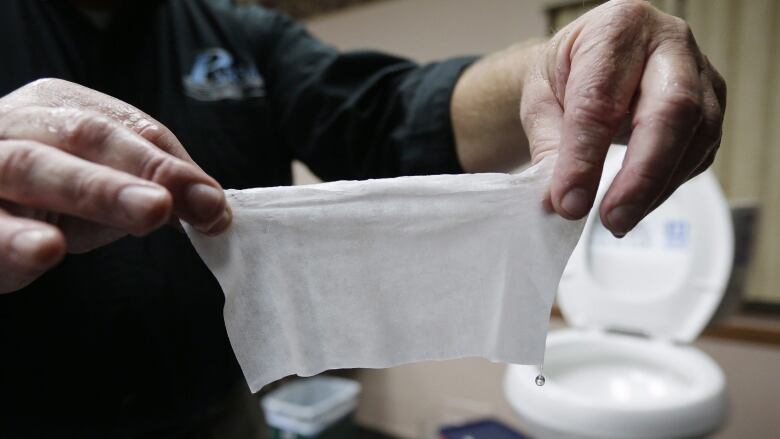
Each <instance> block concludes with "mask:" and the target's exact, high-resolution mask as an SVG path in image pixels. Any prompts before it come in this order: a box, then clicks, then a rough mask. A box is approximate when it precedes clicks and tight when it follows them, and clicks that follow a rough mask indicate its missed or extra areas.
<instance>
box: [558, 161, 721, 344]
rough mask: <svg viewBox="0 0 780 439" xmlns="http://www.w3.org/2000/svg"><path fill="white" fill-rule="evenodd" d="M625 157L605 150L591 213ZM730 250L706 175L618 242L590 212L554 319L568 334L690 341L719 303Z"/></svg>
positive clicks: (714, 188)
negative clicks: (616, 333) (570, 329)
mask: <svg viewBox="0 0 780 439" xmlns="http://www.w3.org/2000/svg"><path fill="white" fill-rule="evenodd" d="M625 150H626V149H625V147H612V148H611V149H610V152H609V154H608V156H607V161H606V164H605V167H604V172H603V175H602V179H601V184H600V185H599V192H598V195H597V197H596V203H595V205H596V206H598V205H599V204H600V202H601V199H602V198H603V196H604V194H605V193H606V189H607V187H608V186H609V183H610V182H611V181H612V179H613V178H614V176H615V174H617V172H618V170H619V169H620V165H621V163H622V161H623V156H624V154H625ZM733 247H734V236H733V228H732V224H731V213H730V210H729V207H728V204H727V202H726V199H725V198H724V196H723V193H722V192H721V190H720V186H719V185H718V183H717V181H716V179H715V177H714V175H712V173H711V172H710V171H707V172H705V173H703V174H701V175H699V176H697V177H696V178H694V179H693V180H691V181H689V182H688V183H686V184H684V185H683V186H682V187H680V188H679V189H678V190H677V191H676V192H675V193H674V194H673V195H672V196H671V197H670V198H669V199H668V200H667V201H666V202H665V203H664V204H663V205H661V206H660V207H659V208H658V209H656V210H655V211H654V212H653V213H651V214H650V215H649V216H648V217H647V218H645V219H644V220H643V221H642V222H640V223H639V224H638V225H637V227H636V228H634V230H632V231H631V232H630V233H629V234H628V235H627V236H626V237H624V238H623V239H617V238H615V237H613V236H612V235H611V234H610V233H609V231H608V230H607V229H606V228H604V226H603V225H602V224H601V221H600V220H599V216H598V207H594V209H593V210H592V211H591V214H590V217H589V218H588V221H587V224H586V226H585V230H584V232H583V234H582V237H581V238H580V241H579V243H578V244H577V247H576V248H575V250H574V253H572V256H571V258H570V259H569V263H568V265H567V267H566V269H565V270H564V273H563V277H562V278H561V281H560V284H559V288H558V304H559V306H560V309H561V313H562V314H563V316H564V318H565V319H566V321H567V323H569V324H570V325H572V326H575V327H581V328H592V329H612V330H622V331H630V332H639V333H642V334H646V335H648V336H651V337H656V338H661V339H669V340H674V341H679V342H690V341H693V340H694V339H695V338H696V337H697V336H698V335H699V334H700V333H701V331H702V329H703V328H704V326H705V325H706V324H707V322H708V321H709V319H710V318H711V317H712V314H713V313H714V312H715V310H716V308H717V307H718V304H719V303H720V301H721V298H722V297H723V293H724V291H725V288H726V284H727V282H728V278H729V275H730V273H731V266H732V260H733V253H734V250H733Z"/></svg>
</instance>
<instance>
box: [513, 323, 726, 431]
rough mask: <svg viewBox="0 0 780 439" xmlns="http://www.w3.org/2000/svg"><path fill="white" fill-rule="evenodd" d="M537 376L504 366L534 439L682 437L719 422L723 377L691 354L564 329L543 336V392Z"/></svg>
mask: <svg viewBox="0 0 780 439" xmlns="http://www.w3.org/2000/svg"><path fill="white" fill-rule="evenodd" d="M537 373H538V368H537V367H535V366H521V365H513V366H510V367H509V369H508V371H507V376H506V380H505V389H506V390H507V392H506V394H507V399H508V401H509V403H510V405H512V406H513V407H514V408H515V410H516V411H517V412H518V413H520V414H521V416H522V418H523V420H524V421H525V422H526V423H527V424H528V426H529V427H530V428H531V430H532V431H533V432H535V433H537V434H538V435H539V437H540V438H615V439H617V438H648V439H649V438H678V437H679V438H683V437H685V438H687V437H696V436H702V435H704V434H706V433H708V432H711V431H713V430H715V429H717V428H719V427H720V426H721V424H722V423H723V420H724V413H725V409H726V399H725V377H724V375H723V372H722V370H721V369H720V367H719V366H718V365H717V364H716V363H715V361H713V360H712V359H711V358H710V357H709V356H707V355H705V354H704V353H702V352H701V351H699V350H698V349H695V348H693V347H689V346H678V345H673V344H671V343H667V342H663V341H652V340H642V339H637V338H636V337H633V336H627V335H621V334H610V333H605V332H600V331H581V330H576V329H563V330H558V331H554V332H552V333H550V335H549V337H548V343H547V359H546V361H545V376H546V378H547V382H546V384H545V385H544V387H542V388H539V387H537V386H536V385H535V384H534V383H533V380H534V377H535V376H536V374H537ZM586 375H590V376H586ZM591 384H592V385H591ZM510 389H511V391H510Z"/></svg>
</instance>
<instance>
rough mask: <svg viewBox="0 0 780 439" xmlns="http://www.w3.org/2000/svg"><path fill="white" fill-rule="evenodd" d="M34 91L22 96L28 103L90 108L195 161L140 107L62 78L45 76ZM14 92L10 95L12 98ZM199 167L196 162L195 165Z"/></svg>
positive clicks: (160, 124) (33, 86) (168, 132)
mask: <svg viewBox="0 0 780 439" xmlns="http://www.w3.org/2000/svg"><path fill="white" fill-rule="evenodd" d="M28 87H30V89H32V90H33V91H34V94H35V102H31V101H30V99H29V96H27V95H24V96H20V98H21V99H24V101H25V102H24V103H25V106H26V105H38V106H47V107H54V108H78V109H82V110H91V111H94V112H96V113H100V114H102V115H104V116H106V117H109V118H111V119H113V120H115V121H117V122H119V123H121V124H122V125H124V126H126V127H128V128H130V129H131V130H133V131H135V132H136V133H137V134H138V135H140V136H141V137H143V138H144V139H146V140H148V141H149V142H151V143H152V144H154V145H155V146H156V147H158V148H160V149H161V150H163V151H165V152H167V153H168V154H171V155H173V156H174V157H177V158H179V159H182V160H186V161H188V162H190V163H192V164H195V162H194V161H193V160H192V158H191V157H190V155H189V154H188V153H187V151H186V150H185V149H184V146H183V145H182V144H181V142H179V139H177V138H176V136H175V135H174V134H173V132H171V130H169V129H168V128H167V127H166V126H165V125H163V124H162V123H160V122H158V121H157V120H156V119H154V118H153V117H151V116H149V115H148V114H146V113H145V112H143V111H141V110H139V109H138V108H136V107H134V106H132V105H130V104H128V103H126V102H123V101H121V100H119V99H117V98H114V97H112V96H109V95H107V94H104V93H101V92H99V91H97V90H93V89H91V88H87V87H84V86H81V85H79V84H76V83H73V82H69V81H65V80H62V79H52V78H45V79H39V80H37V81H35V82H33V83H31V84H29V86H28ZM15 93H16V92H14V93H11V94H10V95H8V96H7V98H13V97H14V94H15ZM195 165H196V166H197V164H195Z"/></svg>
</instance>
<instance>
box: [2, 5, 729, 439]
mask: <svg viewBox="0 0 780 439" xmlns="http://www.w3.org/2000/svg"><path fill="white" fill-rule="evenodd" d="M0 12H1V13H0V29H3V30H2V33H3V38H2V39H0V50H1V51H2V53H4V54H5V55H4V56H5V59H6V61H5V62H4V63H3V67H2V68H0V95H2V96H3V97H2V98H0V248H2V249H3V250H2V252H0V273H2V275H0V292H2V293H10V294H3V295H0V346H2V352H3V355H2V360H1V361H0V401H1V402H0V437H4V438H7V437H55V436H56V437H71V436H73V437H91V436H95V437H138V436H152V437H209V434H212V433H213V431H214V430H213V425H214V422H217V421H215V419H217V418H219V417H220V416H222V415H220V413H222V414H223V415H224V414H225V412H226V411H231V410H233V409H235V408H236V407H237V405H236V404H233V403H231V401H233V399H231V398H236V396H235V395H237V394H238V395H245V394H246V393H247V392H248V391H247V389H246V383H245V382H244V381H243V377H242V375H241V372H240V370H239V368H238V366H237V364H236V361H235V358H234V356H233V353H232V350H231V348H230V344H229V342H228V340H227V337H226V334H225V328H224V322H223V320H222V315H221V310H222V305H223V297H222V293H221V290H220V288H219V285H218V284H217V283H216V281H215V280H214V278H213V276H212V275H211V274H210V273H209V271H208V269H207V268H206V267H205V266H204V265H203V263H202V262H201V261H200V260H199V258H198V257H197V255H196V254H195V252H194V251H193V249H192V247H191V245H190V244H189V241H188V239H187V237H186V236H185V235H184V234H182V233H181V232H180V231H177V230H176V224H178V221H179V220H182V221H185V222H187V223H189V224H191V225H192V226H193V227H195V228H196V229H197V230H200V231H202V232H204V233H208V234H212V235H218V234H219V233H221V232H222V231H224V230H225V229H226V228H227V227H229V225H230V222H231V211H230V208H229V206H228V205H227V203H226V201H225V198H224V195H223V192H222V188H223V187H226V188H248V187H255V186H272V185H287V184H291V161H292V160H293V159H298V160H301V161H302V162H304V163H305V164H307V165H308V166H309V167H310V168H311V169H312V171H313V172H314V173H315V174H317V175H318V176H320V177H321V178H323V179H325V180H336V179H361V178H368V177H392V176H398V175H407V174H437V173H458V172H481V171H508V170H510V169H513V168H515V167H517V166H518V165H520V164H522V163H523V162H525V161H527V160H529V159H530V160H531V161H532V162H537V161H539V160H540V159H541V158H542V157H544V156H546V155H549V154H555V153H557V154H558V159H557V163H556V165H555V171H554V175H553V180H552V182H551V187H550V193H549V197H548V199H547V205H548V208H550V209H551V210H553V211H554V212H556V213H557V214H559V215H561V216H563V217H564V218H567V219H576V218H581V217H583V216H585V215H586V214H587V213H588V212H589V210H590V208H591V206H592V204H593V200H594V196H595V191H596V187H597V183H598V179H599V176H600V172H601V167H602V163H603V161H604V158H605V154H606V151H607V148H608V146H609V145H610V143H612V142H614V141H627V142H628V153H627V156H626V159H625V162H624V164H623V168H622V170H621V171H620V173H619V174H618V176H617V177H616V179H615V180H614V182H613V183H612V185H611V186H610V188H609V191H608V193H607V195H606V197H605V198H604V201H603V203H602V204H601V206H600V215H601V219H602V221H603V223H604V224H605V225H606V227H607V228H609V229H610V230H611V231H612V232H613V233H614V234H615V235H616V236H622V235H624V234H625V233H627V232H629V231H630V230H631V228H632V227H633V226H634V225H636V223H637V222H638V221H639V220H640V219H641V218H642V217H643V216H645V215H647V214H648V213H649V212H650V211H652V210H653V209H654V208H655V207H656V206H658V205H659V204H660V203H661V202H663V200H664V199H665V198H666V197H668V196H669V195H670V194H671V193H672V192H673V191H674V190H675V189H676V188H677V187H679V186H680V185H681V184H682V183H683V182H685V181H686V180H688V179H690V178H691V177H693V176H695V175H697V174H698V173H700V172H702V171H703V170H704V169H706V168H707V167H708V166H709V165H710V164H711V163H712V161H713V158H714V155H715V152H716V150H717V148H718V145H719V141H720V130H721V126H722V120H723V113H724V107H725V104H726V102H725V101H726V96H725V94H726V89H725V84H724V81H723V79H722V78H721V77H720V75H719V74H718V73H717V72H716V70H715V69H714V68H713V67H712V65H710V63H709V61H708V60H707V58H706V57H705V56H704V55H702V53H701V52H700V50H699V48H698V47H697V45H696V42H695V40H694V37H693V35H692V34H691V31H690V29H689V27H688V26H687V25H686V24H685V22H684V21H683V20H680V19H678V18H675V17H672V16H669V15H666V14H664V13H662V12H660V11H659V10H657V9H654V8H653V7H652V6H651V5H650V4H648V3H646V2H642V1H639V0H614V1H610V2H607V3H606V4H603V5H601V6H599V7H597V8H595V9H594V10H592V11H591V12H589V13H587V14H585V15H584V16H582V17H581V18H579V19H577V20H576V21H574V22H573V23H571V24H570V25H568V26H566V27H565V28H563V29H561V30H560V31H559V32H558V33H557V34H556V35H555V36H553V37H552V38H551V39H550V40H548V41H542V42H536V43H522V44H518V45H515V46H512V47H509V48H507V49H505V50H503V51H500V52H497V53H494V54H491V55H488V56H484V57H481V58H474V57H463V58H455V59H449V60H444V61H441V62H436V63H430V64H425V65H418V64H416V63H414V62H412V61H409V60H406V59H402V58H398V57H394V56H390V55H386V54H381V53H375V52H370V51H358V52H346V53H340V52H338V51H336V50H335V49H333V48H332V47H329V46H328V45H326V44H323V43H322V42H320V41H318V40H317V39H315V38H314V37H312V36H311V35H310V34H308V33H307V32H306V30H305V29H304V28H303V27H302V26H300V25H299V24H297V23H295V22H294V21H292V20H291V19H289V18H287V17H286V16H284V15H281V14H279V13H276V12H273V11H270V10H266V9H263V8H261V7H258V6H237V5H234V4H232V3H231V2H229V1H226V0H143V1H125V0H68V1H48V0H5V1H3V2H2V3H0ZM42 78H46V79H42ZM170 226H173V227H170ZM236 389H238V390H236ZM225 416H227V415H225ZM220 419H224V417H223V418H220ZM232 419H233V420H232V421H231V422H229V423H228V424H229V425H231V426H233V427H234V428H236V429H238V427H236V426H239V425H243V424H242V422H243V421H241V420H240V416H237V417H235V418H232ZM208 432H212V433H208ZM213 434H214V435H216V436H217V437H228V434H227V433H224V434H222V433H220V434H216V433H213Z"/></svg>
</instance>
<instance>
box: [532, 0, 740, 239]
mask: <svg viewBox="0 0 780 439" xmlns="http://www.w3.org/2000/svg"><path fill="white" fill-rule="evenodd" d="M537 54H538V56H537V58H536V62H535V63H534V65H533V66H532V67H531V69H530V70H529V73H528V75H527V76H526V78H525V81H524V82H525V85H524V89H523V98H522V103H521V120H522V122H523V128H524V130H525V133H526V135H527V136H528V140H529V143H530V149H531V156H532V160H533V161H534V162H538V161H539V160H541V158H542V157H544V156H545V155H547V154H550V153H554V152H556V151H557V152H558V154H559V157H558V161H557V163H556V167H555V172H554V176H553V182H552V185H551V188H550V199H549V201H550V204H551V207H552V208H553V209H554V210H555V211H556V212H557V213H558V214H560V215H561V216H563V217H565V218H568V219H576V218H581V217H583V216H585V215H586V214H587V213H588V211H589V210H590V208H591V206H592V205H593V201H594V198H595V195H596V189H597V187H598V183H599V179H600V176H601V171H602V166H603V163H604V159H605V157H606V153H607V149H608V148H609V146H610V144H611V143H612V142H613V141H615V140H617V141H620V140H621V138H622V140H623V141H625V140H626V139H627V140H628V151H627V153H626V158H625V161H624V162H623V167H622V169H621V170H620V172H619V173H618V175H617V176H616V177H615V180H614V181H613V182H612V185H611V186H610V188H609V190H608V192H607V193H606V195H605V197H604V200H603V202H602V204H601V207H600V215H601V220H602V222H603V224H604V225H605V226H606V227H607V228H608V229H609V230H610V231H612V233H613V234H615V235H616V236H623V235H625V234H626V233H627V232H629V231H630V230H631V229H632V228H633V227H634V226H635V225H636V224H637V223H638V222H639V221H640V220H641V219H642V218H643V217H644V216H645V215H647V214H648V213H649V212H651V211H652V210H653V209H654V208H655V207H657V206H658V205H659V204H660V203H661V202H663V201H664V200H665V199H666V198H667V197H668V196H669V195H671V194H672V192H674V190H675V189H677V188H678V187H679V186H680V185H681V184H683V183H684V182H686V181H687V180H688V179H690V178H692V177H694V176H696V175H698V174H699V173H701V172H703V171H704V170H705V169H706V168H707V167H709V166H710V164H711V163H712V162H713V160H714V157H715V151H716V150H717V149H718V146H719V145H720V137H721V126H722V124H723V114H724V110H725V106H726V85H725V82H724V81H723V78H721V76H720V75H719V74H718V72H717V71H715V69H714V68H713V67H712V65H711V64H710V63H709V61H708V60H707V57H706V56H704V55H702V53H701V52H700V51H699V48H698V46H697V45H696V41H695V40H694V37H693V35H692V33H691V31H690V28H689V27H688V25H687V24H686V23H685V22H684V21H683V20H681V19H679V18H676V17H673V16H670V15H667V14H664V13H663V12H661V11H659V10H657V9H655V8H653V7H652V6H651V5H650V4H649V3H647V2H644V1H639V0H613V1H611V2H608V3H605V4H604V5H601V6H600V7H598V8H595V9H594V10H592V11H590V12H588V13H587V14H585V15H583V16H582V17H580V18H579V19H577V20H576V21H574V22H573V23H571V24H570V25H569V26H566V27H565V28H563V29H561V31H560V32H558V33H557V34H556V35H555V36H554V37H553V38H552V39H551V40H550V41H549V42H548V43H546V44H543V45H541V46H540V49H539V51H538V52H537Z"/></svg>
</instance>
